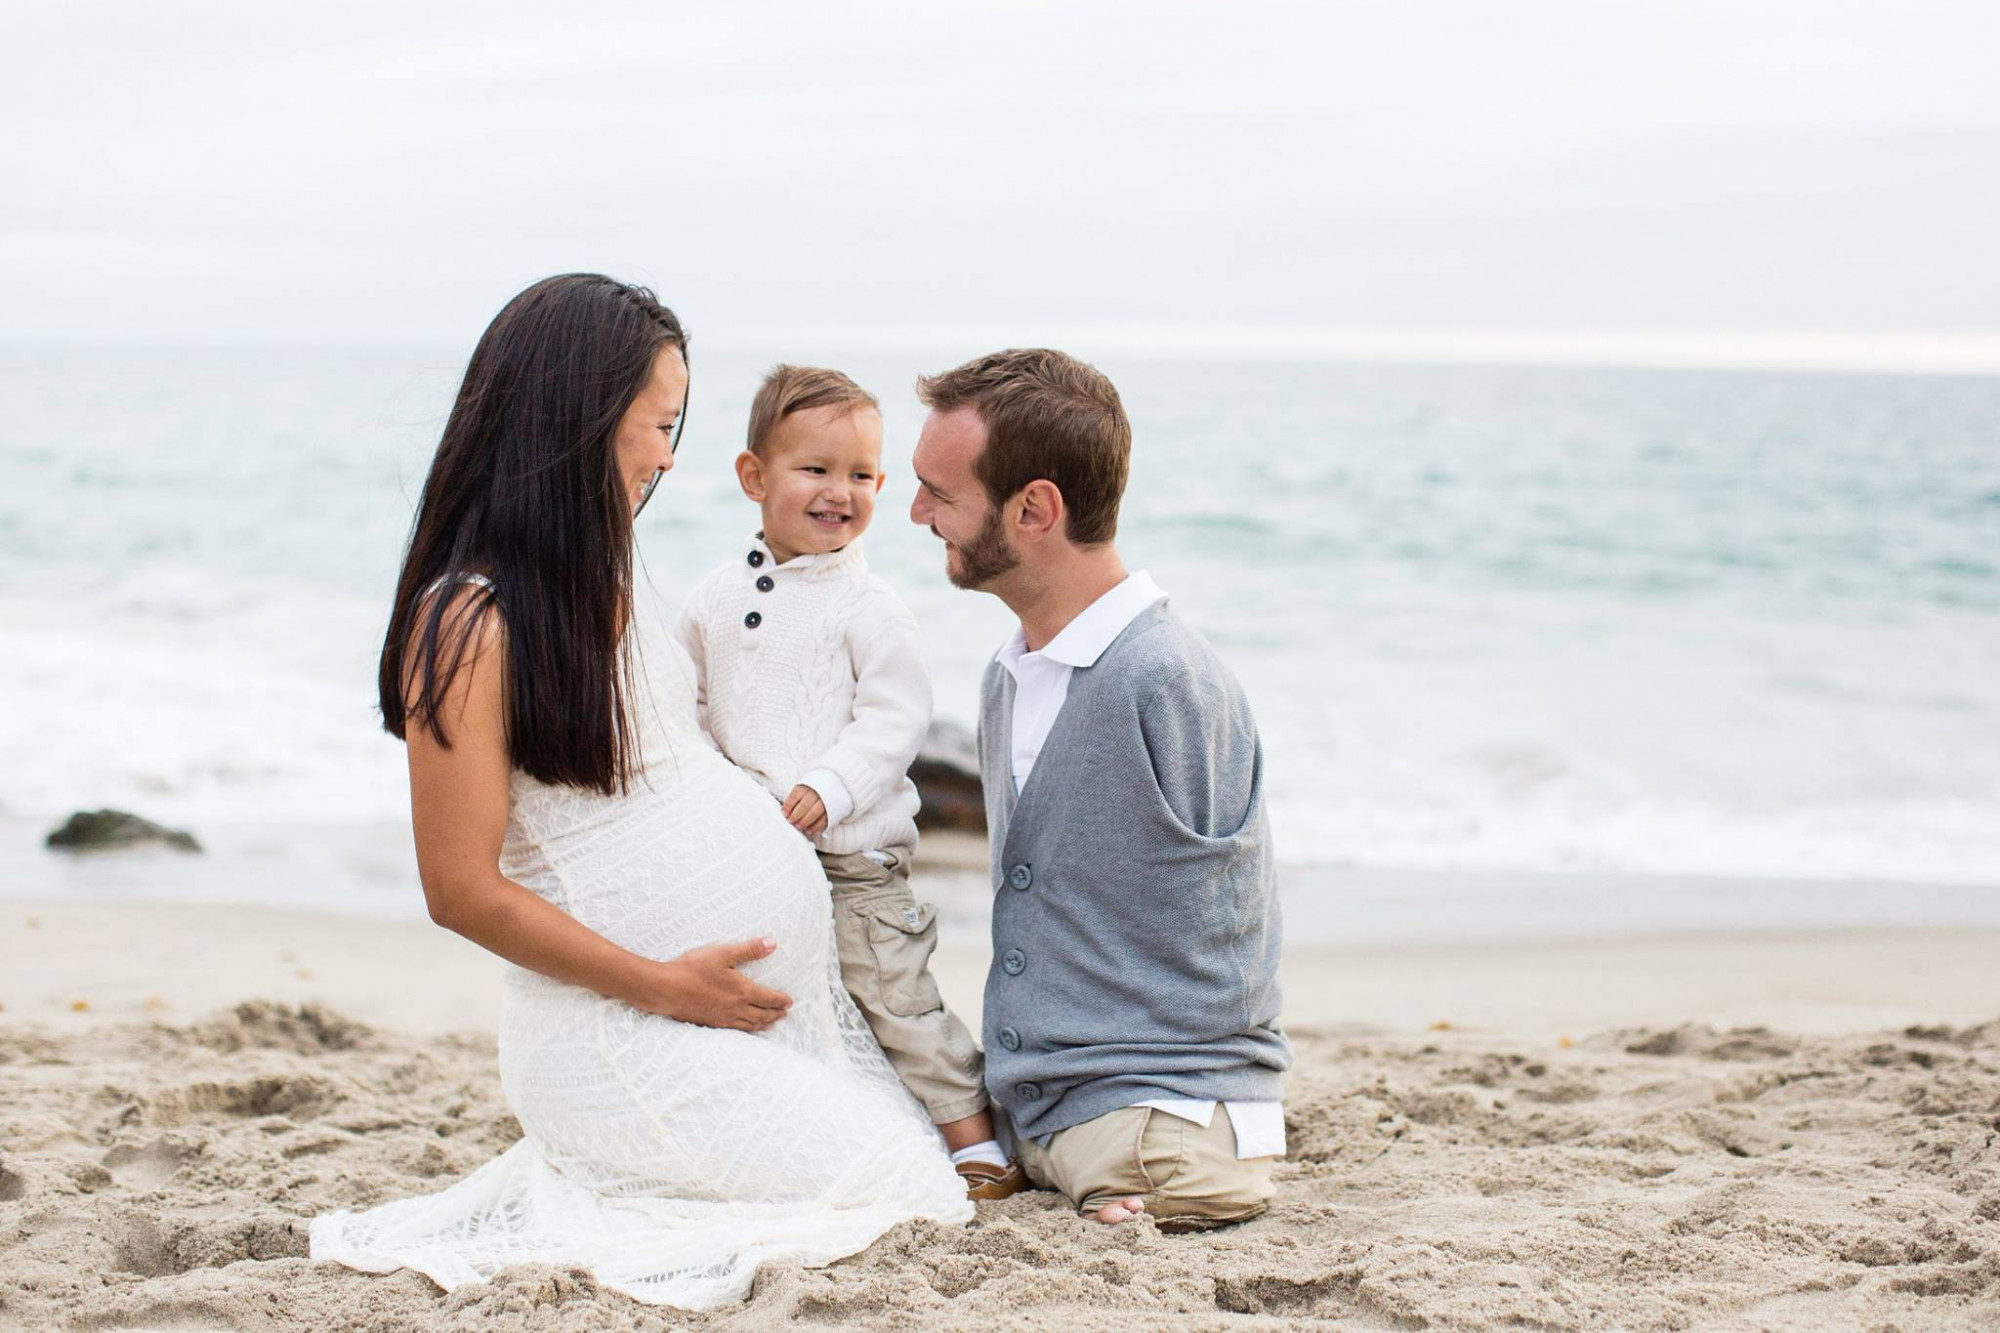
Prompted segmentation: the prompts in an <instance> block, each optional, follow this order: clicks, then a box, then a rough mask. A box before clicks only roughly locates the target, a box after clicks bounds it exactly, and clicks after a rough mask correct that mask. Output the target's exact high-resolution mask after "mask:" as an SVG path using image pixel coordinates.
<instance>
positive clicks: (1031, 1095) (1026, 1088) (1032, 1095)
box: [1014, 1083, 1042, 1102]
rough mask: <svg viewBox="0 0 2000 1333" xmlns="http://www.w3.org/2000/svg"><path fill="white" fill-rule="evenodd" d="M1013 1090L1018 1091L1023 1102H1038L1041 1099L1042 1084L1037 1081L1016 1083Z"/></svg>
mask: <svg viewBox="0 0 2000 1333" xmlns="http://www.w3.org/2000/svg"><path fill="white" fill-rule="evenodd" d="M1014 1091H1015V1092H1018V1093H1020V1094H1021V1100H1022V1101H1025V1102H1038V1101H1040V1100H1041V1099H1042V1085H1041V1084H1039V1083H1016V1084H1015V1085H1014Z"/></svg>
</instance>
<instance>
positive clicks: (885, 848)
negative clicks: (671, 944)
mask: <svg viewBox="0 0 2000 1333" xmlns="http://www.w3.org/2000/svg"><path fill="white" fill-rule="evenodd" d="M736 476H737V480H738V481H739V482H741V483H742V486H743V493H744V494H745V495H746V496H748V497H749V498H750V499H752V500H754V501H756V502H757V504H758V505H759V506H760V507H761V508H762V510H763V515H764V525H763V530H762V531H761V532H759V533H758V534H757V535H756V536H755V537H754V538H753V539H751V540H750V541H749V542H748V543H746V545H745V546H744V548H743V553H742V554H741V555H740V556H738V557H737V558H736V559H734V560H731V561H730V562H729V563H727V564H725V565H723V566H722V567H721V568H720V569H718V570H716V571H715V572H714V573H713V574H710V575H709V576H708V577H707V578H706V579H704V580H703V581H702V582H701V584H700V585H699V586H698V587H697V588H696V589H695V590H694V592H693V594H692V595H691V596H690V597H689V598H688V604H687V608H686V609H685V610H684V611H683V612H682V614H681V618H680V624H679V629H678V633H679V636H680V639H681V642H682V643H683V644H684V645H685V646H686V647H687V650H688V654H689V655H690V656H691V657H693V658H694V663H695V669H696V671H697V672H698V673H699V675H698V683H699V690H700V694H699V697H700V700H701V711H702V725H703V726H704V727H705V728H707V730H708V732H709V734H710V735H711V736H713V737H714V738H715V743H716V745H717V746H718V747H719V748H720V749H721V750H722V752H723V753H724V754H726V755H728V756H729V758H730V760H731V761H732V762H734V763H735V764H736V765H737V766H738V767H740V768H742V769H744V770H745V771H746V772H748V773H749V774H750V775H751V776H752V777H755V778H756V779H757V780H758V781H760V782H762V783H763V784H764V785H765V787H767V788H768V789H769V790H770V792H771V794H772V796H773V797H775V798H777V799H778V800H780V801H782V802H783V808H784V815H785V818H786V819H787V820H788V821H790V823H791V825H792V827H794V828H796V829H797V830H798V831H799V832H800V833H802V834H804V835H805V836H806V837H808V838H811V839H812V840H813V844H814V846H815V848H816V849H817V850H818V852H819V858H820V864H821V865H822V866H824V867H825V869H826V877H827V881H828V883H830V884H831V885H832V886H833V921H834V937H835V941H836V943H837V945H838V947H839V951H840V972H841V979H842V981H843V982H844V983H845V984H846V986H847V989H848V992H849V993H850V994H851V995H853V997H854V1002H855V1003H856V1004H857V1005H859V1006H860V1008H861V1012H862V1014H863V1015H864V1016H865V1017H866V1018H867V1020H868V1025H869V1027H870V1028H872V1029H873V1030H874V1033H875V1039H876V1040H877V1041H879V1042H881V1043H882V1049H883V1050H884V1051H885V1052H887V1053H888V1056H889V1063H890V1064H891V1065H893V1066H894V1067H895V1070H896V1073H897V1076H898V1077H900V1078H901V1079H902V1080H903V1082H904V1084H905V1085H906V1086H907V1087H908V1088H909V1089H910V1091H911V1092H913V1093H915V1094H916V1096H917V1099H918V1100H919V1101H921V1102H922V1103H923V1104H924V1108H925V1109H926V1110H927V1111H928V1112H929V1113H930V1116H931V1119H932V1120H933V1121H934V1122H935V1123H936V1124H937V1126H938V1130H939V1132H940V1133H941V1134H942V1135H943V1136H944V1140H945V1144H946V1146H947V1147H949V1148H950V1149H951V1150H952V1162H953V1164H954V1165H956V1166H957V1168H958V1173H959V1175H961V1176H963V1177H964V1178H965V1181H966V1193H967V1194H968V1195H970V1196H971V1197H972V1198H975V1199H1002V1198H1006V1197H1007V1196H1008V1195H1010V1194H1013V1193H1015V1192H1016V1191H1018V1190H1020V1189H1023V1188H1025V1187H1026V1185H1027V1178H1026V1176H1025V1175H1024V1174H1023V1173H1022V1171H1021V1168H1020V1167H1018V1166H1016V1165H1014V1164H1013V1163H1011V1162H1009V1161H1008V1160H1007V1156H1006V1154H1005V1153H1004V1152H1002V1151H1001V1149H1000V1146H999V1144H998V1143H996V1142H995V1141H994V1135H993V1120H992V1117H991V1115H990V1114H989V1113H988V1111H987V1098H986V1092H985V1089H984V1087H983V1086H982V1082H981V1080H982V1077H983V1072H984V1069H983V1062H982V1060H981V1058H980V1055H979V1051H978V1048H977V1047H975V1046H974V1045H973V1042H972V1034H971V1033H969V1032H967V1031H966V1028H965V1024H964V1023H962V1022H960V1021H959V1020H958V1018H957V1017H956V1016H954V1015H953V1014H952V1013H951V1011H950V1010H948V1009H947V1008H945V1005H944V1000H943V998H942V997H941V996H940V995H939V994H938V988H937V982H936V981H935V980H933V979H932V977H931V975H930V970H929V966H928V965H929V961H930V956H931V952H932V950H934V949H935V948H936V947H937V923H936V921H935V919H934V914H933V910H932V908H931V906H930V904H928V903H926V904H924V905H923V906H922V907H919V906H918V905H917V902H916V898H915V897H914V896H913V895H912V893H911V892H910V883H909V875H910V856H911V853H912V852H913V851H914V850H915V847H916V841H917V826H916V823H915V818H916V813H917V805H918V801H917V789H916V787H915V786H914V785H913V784H912V783H911V782H910V779H909V767H910V764H911V762H912V761H913V760H914V759H915V758H916V756H917V749H918V747H919V746H920V745H921V744H922V743H923V738H924V731H925V729H926V728H928V727H929V725H930V716H931V687H930V677H929V675H928V674H927V673H926V672H925V670H924V663H923V650H922V643H921V640H920V638H919V636H918V633H917V622H916V619H915V617H913V616H912V615H911V614H910V612H909V609H908V608H907V607H905V606H904V605H903V602H902V599H901V598H899V597H897V596H896V594H895V593H894V592H893V591H892V590H891V589H890V587H889V585H888V584H886V583H884V582H883V581H882V580H881V579H879V578H876V577H875V576H874V575H872V574H870V573H869V572H868V564H867V562H866V561H865V560H864V559H863V558H862V554H861V546H860V541H861V534H862V533H864V532H866V531H867V530H868V521H869V519H870V518H872V517H873V516H874V512H875V496H876V493H877V492H878V491H880V490H881V489H882V480H883V477H882V415H881V411H880V408H879V405H878V404H877V403H876V401H875V399H874V397H873V396H872V395H871V394H869V393H868V392H867V391H866V390H864V389H862V388H861V387H860V386H859V385H857V384H856V383H855V382H854V381H853V380H851V379H849V378H848V377H847V376H845V375H842V374H840V373H839V372H838V371H833V370H817V369H812V368H808V367H802V366H786V365H781V366H778V367H776V368H774V369H773V370H772V371H771V373H770V374H769V375H768V376H767V377H766V378H765V380H764V385H763V387H762V388H761V389H759V390H758V392H757V397H756V400H755V401H754V402H753V403H752V404H751V407H750V438H749V448H747V449H746V450H744V452H743V453H742V454H740V455H738V457H737V459H736Z"/></svg>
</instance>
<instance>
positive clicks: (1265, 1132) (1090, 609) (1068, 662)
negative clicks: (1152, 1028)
mask: <svg viewBox="0 0 2000 1333" xmlns="http://www.w3.org/2000/svg"><path fill="white" fill-rule="evenodd" d="M1166 595H1167V594H1166V593H1165V592H1164V591H1162V590H1161V588H1160V585H1159V584H1157V583H1155V582H1153V576H1152V575H1150V574H1148V573H1147V572H1146V571H1145V570H1143V569H1142V570H1140V571H1139V572H1138V573H1136V574H1132V575H1129V576H1128V577H1127V578H1126V579H1125V581H1124V582H1123V583H1120V584H1119V585H1118V586H1117V587H1115V588H1113V589H1111V591H1109V592H1107V593H1105V594H1104V595H1103V596H1102V597H1099V598H1098V599H1097V600H1096V601H1094V602H1092V603H1091V604H1090V605H1089V606H1087V607H1085V608H1084V609H1083V610H1082V611H1080V612H1079V613H1078V614H1077V616H1076V618H1075V619H1074V620H1072V621H1070V622H1069V624H1067V625H1065V626H1063V627H1062V630H1061V632H1060V633H1058V634H1057V635H1056V636H1055V637H1054V638H1053V639H1050V640H1049V641H1048V643H1047V644H1046V645H1044V646H1043V647H1042V649H1041V651H1039V652H1033V653H1031V652H1029V651H1028V636H1027V635H1026V634H1025V633H1023V632H1022V631H1020V630H1015V631H1014V637H1013V638H1012V639H1009V640H1008V641H1007V644H1006V646H1005V647H1003V648H1002V649H1001V650H1000V652H999V655H998V657H997V658H996V660H997V661H998V662H999V663H1000V665H1001V666H1003V667H1005V668H1007V673H1008V674H1009V675H1011V676H1012V677H1013V678H1014V731H1013V735H1012V737H1010V744H1009V759H1010V762H1011V765H1012V770H1013V778H1014V795H1015V796H1017V797H1018V796H1019V795H1020V794H1021V789H1022V788H1023V787H1025V786H1027V783H1028V774H1030V773H1031V772H1033V771H1034V768H1035V760H1036V759H1037V758H1038V757H1040V755H1041V753H1042V747H1043V746H1044V745H1046V744H1048V741H1049V732H1050V731H1052V730H1053V729H1054V728H1055V724H1056V715H1057V714H1058V713H1060V712H1062V706H1063V701H1064V700H1065V699H1067V698H1068V697H1069V681H1070V677H1071V675H1073V674H1074V673H1075V671H1076V669H1077V668H1078V667H1091V666H1095V665H1097V659H1098V658H1100V657H1102V656H1104V650H1105V649H1107V648H1109V647H1110V646H1111V644H1112V642H1113V641H1114V640H1115V639H1117V637H1118V636H1119V635H1120V634H1123V633H1124V632H1125V629H1126V627H1127V626H1128V625H1130V624H1131V623H1132V622H1133V621H1134V620H1137V619H1138V618H1139V614H1140V612H1142V611H1144V610H1146V609H1147V608H1148V607H1150V606H1152V605H1153V604H1154V603H1155V602H1158V601H1160V600H1161V599H1163V598H1164V597H1166ZM1133 1105H1134V1106H1150V1107H1152V1108H1153V1109H1155V1110H1159V1111H1165V1112H1166V1113H1167V1114H1168V1115H1173V1116H1179V1117H1180V1118H1181V1119H1183V1120H1191V1121H1193V1122H1194V1123H1195V1124H1197V1125H1200V1126H1201V1127H1202V1128H1203V1129H1206V1128H1208V1126H1209V1123H1210V1122H1211V1121H1213V1120H1214V1119H1215V1103H1214V1102H1213V1101H1203V1100H1200V1099H1198V1098H1186V1097H1157V1098H1154V1099H1152V1100H1150V1101H1143V1102H1134V1103H1133ZM1225 1105H1226V1106H1227V1107H1228V1108H1229V1123H1230V1124H1231V1125H1232V1126H1233V1127H1234V1128H1235V1130H1236V1155H1237V1157H1239V1158H1246V1157H1272V1156H1279V1155H1282V1154H1283V1153H1284V1151H1285V1109H1284V1105H1283V1103H1281V1102H1227V1103H1225Z"/></svg>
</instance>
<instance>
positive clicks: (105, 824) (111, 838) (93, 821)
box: [48, 810, 201, 852]
mask: <svg viewBox="0 0 2000 1333" xmlns="http://www.w3.org/2000/svg"><path fill="white" fill-rule="evenodd" d="M149 844H158V845H159V846H162V847H171V848H173V849H174V850H175V851H181V852H198V851H200V850H201V844H200V843H198V842H196V841H195V840H194V835H193V834H192V833H183V832H182V831H181V830H179V829H170V828H163V827H162V826H160V825H158V824H155V823H154V822H153V821H152V820H150V819H141V818H139V816H137V815H133V814H127V813H126V812H125V811H123V810H79V811H77V812H76V813H75V814H73V815H71V816H70V817H69V822H68V823H66V824H64V825H63V826H62V827H61V828H59V829H57V830H55V831H54V832H53V833H51V834H49V836H48V845H49V846H50V847H51V848H53V849H55V850H56V851H60V852H106V851H115V850H119V849H122V848H126V847H144V846H147V845H149Z"/></svg>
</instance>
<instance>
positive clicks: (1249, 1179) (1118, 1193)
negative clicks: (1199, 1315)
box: [1015, 1106, 1278, 1231]
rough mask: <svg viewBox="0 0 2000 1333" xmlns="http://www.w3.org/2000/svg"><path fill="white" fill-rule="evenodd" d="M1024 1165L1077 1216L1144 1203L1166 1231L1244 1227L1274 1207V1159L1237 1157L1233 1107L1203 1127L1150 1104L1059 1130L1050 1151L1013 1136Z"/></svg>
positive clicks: (1219, 1112)
mask: <svg viewBox="0 0 2000 1333" xmlns="http://www.w3.org/2000/svg"><path fill="white" fill-rule="evenodd" d="M1015 1148H1016V1150H1017V1151H1018V1152H1019V1153H1020V1155H1021V1167H1022V1169H1023V1170H1025V1171H1026V1172H1027V1173H1028V1179H1030V1180H1032V1181H1033V1182H1034V1183H1035V1184H1037V1185H1039V1186H1041V1187H1042V1188H1043V1189H1053V1190H1059V1191H1060V1192H1061V1193H1063V1194H1064V1195H1066V1196H1067V1197H1068V1199H1069V1201H1070V1202H1071V1203H1072V1204H1074V1205H1075V1206H1076V1208H1077V1211H1079V1212H1094V1211H1095V1210H1097V1209H1098V1208H1101V1207H1103V1206H1104V1205H1105V1204H1107V1203H1110V1202H1112V1201H1113V1200H1115V1199H1129V1198H1134V1197H1136V1198H1141V1199H1144V1200H1145V1201H1146V1211H1147V1212H1148V1213H1150V1214H1151V1215H1152V1216H1153V1218H1154V1219H1155V1220H1156V1221H1158V1222H1159V1224H1160V1230H1162V1231H1206V1230H1208V1229H1209V1228H1211V1227H1220V1226H1227V1225H1229V1224H1230V1223H1232V1222H1247V1221H1249V1220H1250V1219H1251V1218H1253V1217H1257V1216H1259V1215H1261V1214H1262V1213H1263V1212H1264V1210H1265V1209H1266V1208H1268V1207H1270V1204H1271V1196H1272V1195H1273V1194H1275V1193H1276V1192H1277V1190H1276V1186H1274V1185H1273V1184H1272V1183H1271V1167H1272V1165H1273V1164H1274V1163H1275V1162H1276V1161H1277V1160H1278V1159H1277V1158H1275V1157H1251V1158H1245V1159H1239V1158H1238V1157H1237V1156H1236V1128H1235V1126H1234V1125H1232V1124H1231V1123H1230V1121H1229V1108H1228V1107H1226V1106H1218V1107H1216V1108H1215V1118H1214V1119H1213V1120H1210V1121H1209V1122H1208V1128H1206V1129H1203V1128H1202V1127H1201V1126H1200V1125H1197V1124H1195V1123H1194V1122H1193V1121H1192V1120H1183V1119H1181V1118H1180V1117H1179V1116H1177V1115H1169V1114H1168V1113H1167V1112H1165V1111H1161V1110H1156V1109H1155V1108H1153V1107H1150V1106H1128V1107H1126V1108H1125V1109H1123V1110H1120V1111H1112V1112H1111V1113H1109V1114H1108V1115H1101V1116H1099V1117H1097V1119H1095V1120H1086V1121H1084V1122H1083V1123H1082V1124H1080V1125H1072V1126H1071V1127H1070V1128H1068V1129H1063V1130H1058V1131H1056V1132H1055V1133H1054V1134H1052V1135H1050V1136H1049V1141H1048V1143H1047V1145H1046V1146H1044V1145H1042V1144H1038V1143H1036V1142H1035V1141H1034V1140H1033V1139H1025V1138H1021V1137H1020V1136H1019V1135H1016V1136H1015Z"/></svg>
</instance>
